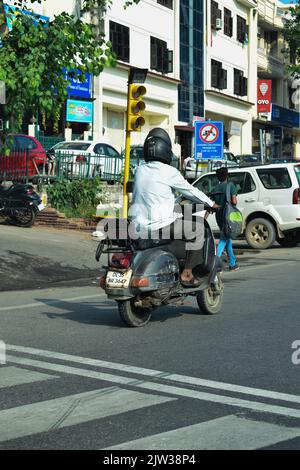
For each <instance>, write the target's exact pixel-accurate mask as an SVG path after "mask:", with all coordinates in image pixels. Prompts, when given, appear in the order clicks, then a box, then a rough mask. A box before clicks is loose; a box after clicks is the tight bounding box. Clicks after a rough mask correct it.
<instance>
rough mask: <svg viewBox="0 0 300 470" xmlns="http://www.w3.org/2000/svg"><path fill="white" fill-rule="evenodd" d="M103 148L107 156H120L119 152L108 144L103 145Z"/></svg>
mask: <svg viewBox="0 0 300 470" xmlns="http://www.w3.org/2000/svg"><path fill="white" fill-rule="evenodd" d="M105 149H106V150H105V154H106V155H108V156H109V157H112V158H116V157H120V154H119V152H118V151H117V150H116V149H114V148H113V147H111V146H110V145H105Z"/></svg>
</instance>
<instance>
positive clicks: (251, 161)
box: [236, 154, 261, 166]
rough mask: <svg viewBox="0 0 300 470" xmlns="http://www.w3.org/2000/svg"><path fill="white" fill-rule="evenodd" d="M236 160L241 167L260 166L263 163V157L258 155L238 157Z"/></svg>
mask: <svg viewBox="0 0 300 470" xmlns="http://www.w3.org/2000/svg"><path fill="white" fill-rule="evenodd" d="M236 158H237V161H238V163H239V165H240V166H243V165H244V166H250V165H259V164H260V163H261V157H260V155H257V154H243V155H236Z"/></svg>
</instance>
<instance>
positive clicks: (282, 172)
mask: <svg viewBox="0 0 300 470" xmlns="http://www.w3.org/2000/svg"><path fill="white" fill-rule="evenodd" d="M256 172H257V174H258V176H259V179H260V181H261V182H262V184H263V185H264V187H265V188H266V189H287V188H290V187H291V186H292V182H291V179H290V176H289V172H288V170H287V168H266V169H264V170H256Z"/></svg>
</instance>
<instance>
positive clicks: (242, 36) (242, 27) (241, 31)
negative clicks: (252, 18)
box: [236, 15, 248, 43]
mask: <svg viewBox="0 0 300 470" xmlns="http://www.w3.org/2000/svg"><path fill="white" fill-rule="evenodd" d="M236 38H237V40H238V41H239V42H242V43H244V42H246V41H247V39H248V26H247V24H246V20H245V19H244V18H242V17H241V16H239V15H237V23H236Z"/></svg>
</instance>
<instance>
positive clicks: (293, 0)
mask: <svg viewBox="0 0 300 470" xmlns="http://www.w3.org/2000/svg"><path fill="white" fill-rule="evenodd" d="M279 1H280V2H281V3H297V0H279Z"/></svg>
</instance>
